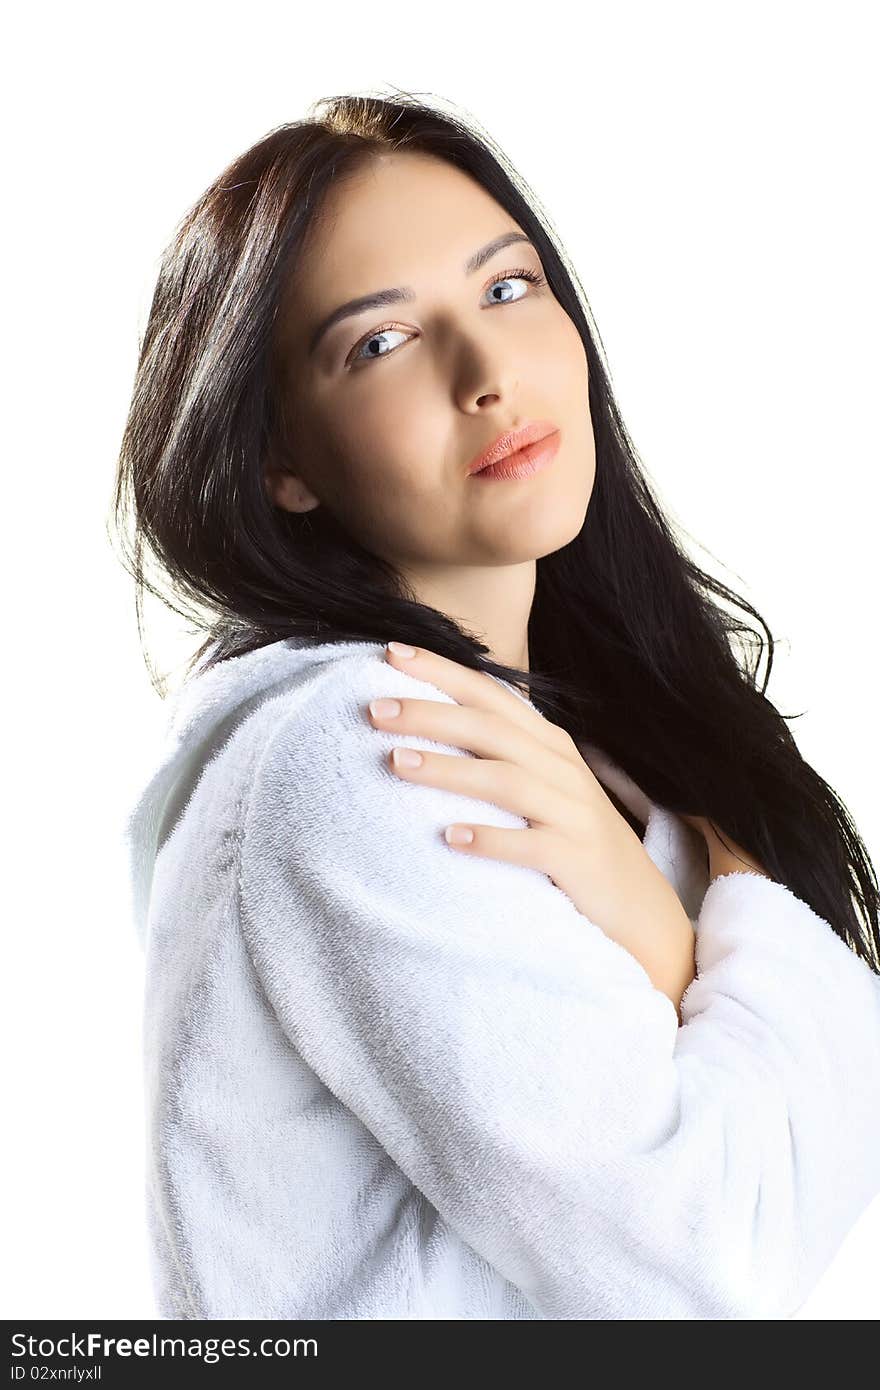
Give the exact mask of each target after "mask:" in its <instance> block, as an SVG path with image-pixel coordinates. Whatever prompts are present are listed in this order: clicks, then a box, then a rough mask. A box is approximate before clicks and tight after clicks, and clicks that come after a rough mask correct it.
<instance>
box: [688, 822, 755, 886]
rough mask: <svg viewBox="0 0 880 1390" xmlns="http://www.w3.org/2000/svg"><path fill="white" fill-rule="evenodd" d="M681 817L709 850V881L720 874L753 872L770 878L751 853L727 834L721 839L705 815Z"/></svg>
mask: <svg viewBox="0 0 880 1390" xmlns="http://www.w3.org/2000/svg"><path fill="white" fill-rule="evenodd" d="M681 819H682V820H683V821H684V822H685V823H686V824H687V825H689V826H691V827H692V828H693V829H694V830H696V831H697V832H698V833H699V834H700V835H702V837H703V839H704V840H705V842H706V848H707V850H708V852H709V881H710V883H711V882H713V881H714V880H715V879H716V878H720V877H721V876H722V874H737V873H739V874H742V873H753V874H763V876H764V878H770V877H771V875H770V874H768V872H767V870H766V869H765V868H764V866H763V864H760V863H759V862H758V860H757V859H755V858H754V857H753V855H751V854H748V853H747V852H746V851H745V850H744V849H743V847H742V845H738V844H737V843H736V841H735V840H731V838H730V836H729V835H725V836H724V840H725V841H726V844H725V843H724V841H722V840H721V839H720V838H719V836H718V832H717V831H716V830H713V829H712V826H711V825H710V824H709V822H708V820H707V819H706V817H705V816H682V817H681Z"/></svg>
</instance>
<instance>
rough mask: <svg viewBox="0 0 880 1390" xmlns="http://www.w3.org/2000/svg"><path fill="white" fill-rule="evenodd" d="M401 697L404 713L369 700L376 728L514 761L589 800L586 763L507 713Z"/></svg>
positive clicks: (540, 779) (573, 795) (529, 772)
mask: <svg viewBox="0 0 880 1390" xmlns="http://www.w3.org/2000/svg"><path fill="white" fill-rule="evenodd" d="M398 703H399V705H400V713H399V714H396V715H393V714H382V713H381V712H378V713H377V712H375V711H376V708H377V706H376V702H375V701H372V700H371V701H370V704H369V705H368V706H367V712H368V714H369V717H370V720H371V722H372V724H373V725H374V727H375V728H378V729H383V730H388V731H389V732H391V733H393V734H395V736H396V735H398V734H412V735H414V736H417V737H420V738H427V739H431V740H433V742H435V743H446V744H452V745H453V746H455V747H457V748H464V749H467V750H469V751H470V752H472V753H475V754H476V755H477V757H478V758H485V759H493V760H495V761H497V762H506V763H511V764H514V765H515V766H516V767H518V768H519V769H521V771H522V772H524V773H525V774H526V775H527V776H528V777H529V778H530V779H532V780H533V781H535V782H543V783H547V784H548V785H549V786H550V787H554V788H555V789H556V790H557V791H558V792H560V793H563V794H565V795H566V796H570V797H571V798H573V799H582V800H589V791H590V788H589V785H588V783H587V777H586V774H587V773H588V771H589V769H587V767H586V765H585V764H584V763H583V762H581V763H580V764H579V765H577V766H576V765H575V764H573V763H570V762H569V761H568V760H567V759H566V758H563V757H561V756H560V755H559V754H558V753H556V751H555V750H554V749H552V748H548V747H547V745H546V744H545V743H543V742H541V741H540V740H539V739H536V738H535V736H534V735H533V734H532V733H531V732H530V730H529V729H527V728H524V727H523V726H522V725H521V724H518V723H516V722H514V721H512V720H511V719H509V718H508V716H507V714H506V713H503V712H499V711H497V710H491V709H481V708H476V707H474V706H472V705H451V704H448V703H446V702H445V701H440V700H416V699H405V698H404V699H399V700H398ZM419 751H420V752H421V751H424V750H421V749H420V750H419ZM456 761H461V759H456Z"/></svg>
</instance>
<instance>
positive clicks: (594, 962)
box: [240, 655, 880, 1319]
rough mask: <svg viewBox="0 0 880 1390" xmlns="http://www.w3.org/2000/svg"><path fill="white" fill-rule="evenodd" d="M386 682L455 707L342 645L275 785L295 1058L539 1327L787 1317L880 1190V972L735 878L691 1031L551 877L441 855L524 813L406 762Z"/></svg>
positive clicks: (251, 878)
mask: <svg viewBox="0 0 880 1390" xmlns="http://www.w3.org/2000/svg"><path fill="white" fill-rule="evenodd" d="M390 677H391V680H392V681H393V680H398V681H399V682H400V687H399V688H400V691H401V693H402V694H413V693H418V694H424V696H425V697H426V698H431V696H432V688H431V687H430V686H427V685H425V684H423V683H421V682H416V683H415V686H414V685H413V683H412V678H411V677H407V676H404V675H403V674H402V673H397V675H396V676H395V675H394V673H389V670H388V668H387V667H386V666H384V665H383V663H381V662H380V661H376V660H375V659H374V658H370V657H361V656H359V655H357V656H355V657H351V658H345V659H344V660H341V661H339V662H338V663H336V664H335V665H334V666H333V667H332V668H331V669H329V670H328V671H326V672H325V673H323V674H322V676H321V677H320V680H319V681H318V682H316V685H315V688H314V690H313V692H311V693H309V695H308V696H307V698H305V699H303V698H301V696H300V694H299V693H297V694H296V696H295V697H293V696H292V695H291V696H289V697H287V698H288V700H289V703H288V705H287V707H286V709H285V706H284V705H282V704H279V705H278V708H277V710H276V712H275V715H274V723H273V726H272V734H271V737H270V740H269V742H268V744H267V747H266V749H265V752H264V756H263V757H262V759H261V762H260V765H259V766H258V768H257V769H256V771H255V777H254V783H253V790H252V800H251V804H250V807H249V811H248V814H247V818H246V823H245V830H244V839H243V844H242V850H241V880H240V881H241V912H242V927H243V931H244V934H245V937H246V940H247V943H248V946H249V949H250V951H251V955H252V959H253V961H254V964H255V968H256V970H257V972H258V975H259V977H260V979H261V981H262V983H263V986H264V988H265V990H266V993H267V995H268V997H269V999H270V1000H271V1002H272V1004H273V1006H274V1008H275V1010H276V1013H277V1015H278V1018H279V1019H280V1021H281V1023H282V1026H283V1027H284V1028H285V1030H286V1032H287V1035H288V1037H289V1039H290V1041H291V1042H292V1044H293V1046H294V1047H295V1048H296V1049H297V1050H298V1052H299V1053H300V1055H301V1056H302V1057H303V1058H304V1059H305V1060H306V1061H307V1062H308V1064H309V1065H310V1066H311V1067H312V1068H313V1069H314V1071H315V1072H316V1073H317V1075H318V1076H319V1077H320V1078H321V1079H322V1080H323V1081H324V1083H325V1084H326V1085H327V1086H328V1087H329V1088H330V1089H331V1090H332V1091H333V1092H334V1094H335V1095H336V1096H338V1097H339V1099H340V1100H342V1102H343V1103H344V1104H345V1105H347V1106H348V1107H349V1108H350V1109H351V1110H352V1111H353V1112H354V1113H355V1114H356V1115H357V1116H358V1117H359V1118H360V1119H361V1121H362V1122H363V1123H364V1125H365V1126H366V1127H367V1128H368V1129H369V1130H370V1131H371V1132H372V1134H373V1135H375V1137H376V1138H377V1139H378V1140H379V1142H380V1143H381V1144H382V1145H383V1147H384V1148H385V1150H386V1152H387V1153H388V1154H389V1155H390V1156H391V1157H392V1158H393V1159H394V1161H395V1162H396V1163H397V1164H398V1166H399V1167H400V1168H401V1169H402V1170H403V1172H404V1173H406V1174H407V1175H408V1177H409V1178H410V1179H411V1181H412V1182H413V1183H414V1184H415V1185H416V1186H417V1187H418V1188H419V1189H420V1190H421V1191H422V1192H423V1193H424V1194H425V1195H426V1197H427V1198H428V1199H429V1201H430V1202H431V1203H432V1204H433V1205H434V1207H435V1208H436V1209H437V1211H438V1212H439V1213H440V1215H441V1216H442V1217H443V1218H444V1219H445V1220H446V1221H447V1222H448V1223H449V1225H450V1226H451V1227H452V1228H453V1229H455V1230H456V1231H457V1232H458V1234H459V1235H460V1236H461V1238H462V1239H463V1240H465V1241H466V1242H467V1243H468V1244H469V1245H470V1246H471V1247H472V1248H473V1249H474V1250H475V1251H477V1252H478V1253H479V1254H481V1255H482V1256H483V1257H484V1258H485V1259H486V1260H487V1261H488V1263H489V1264H491V1265H492V1266H494V1267H495V1268H496V1269H497V1270H498V1271H500V1272H501V1273H502V1275H504V1276H505V1277H506V1278H507V1279H509V1280H510V1281H512V1282H513V1283H514V1284H515V1285H517V1286H518V1287H519V1288H520V1289H521V1290H522V1291H523V1293H524V1294H525V1295H526V1296H527V1297H528V1298H529V1299H530V1300H531V1301H532V1303H533V1304H534V1305H535V1306H536V1307H537V1308H538V1309H539V1310H540V1312H541V1313H543V1314H544V1316H546V1317H549V1318H557V1319H558V1318H566V1319H567V1318H574V1319H585V1318H623V1319H628V1318H656V1317H661V1318H670V1317H671V1318H755V1317H758V1318H779V1317H786V1316H790V1314H791V1313H792V1312H793V1311H794V1310H795V1309H796V1308H797V1307H799V1306H800V1304H801V1303H802V1302H803V1300H804V1298H805V1297H806V1296H807V1294H808V1293H809V1292H810V1290H811V1288H812V1287H813V1286H814V1284H815V1283H816V1281H817V1280H818V1278H819V1276H820V1275H821V1274H822V1273H823V1271H824V1269H825V1268H826V1267H827V1265H828V1264H829V1262H830V1261H831V1259H832V1258H833V1256H834V1254H835V1253H836V1251H837V1249H838V1248H839V1246H840V1244H841V1243H842V1241H843V1239H844V1237H845V1235H846V1234H847V1232H848V1230H849V1229H850V1227H851V1226H852V1224H853V1223H854V1222H855V1221H856V1219H857V1218H858V1217H859V1215H860V1214H861V1213H862V1211H863V1210H864V1208H865V1207H866V1206H867V1205H868V1204H869V1203H870V1201H871V1200H872V1199H873V1197H874V1196H875V1195H876V1193H877V1192H878V1190H880V1106H878V1104H877V1101H878V1087H877V1081H876V1077H877V1064H878V1061H880V988H878V978H877V976H875V975H874V974H873V973H872V972H871V971H870V969H869V968H868V966H867V965H866V964H865V963H864V962H863V961H861V960H860V959H859V958H858V957H857V956H856V955H855V954H854V953H853V952H851V951H850V950H849V949H848V948H847V947H846V946H845V945H844V943H843V942H842V941H841V940H840V939H839V938H838V937H837V936H836V935H835V934H834V933H833V932H832V931H831V929H830V927H829V926H828V925H827V923H825V922H823V921H822V920H821V919H820V918H819V917H817V916H816V915H815V914H814V913H813V912H812V910H811V909H810V908H809V907H808V906H807V905H806V904H804V903H802V902H801V901H800V900H799V899H797V898H796V897H794V895H793V894H791V893H790V892H789V890H788V889H786V888H785V887H784V886H782V885H781V884H778V883H775V882H773V881H772V880H765V879H763V878H758V877H755V876H751V875H745V874H734V875H731V876H728V877H725V878H722V879H719V880H717V881H716V882H715V883H713V884H712V885H711V886H710V888H709V890H708V892H707V894H706V897H705V900H704V902H703V906H702V910H701V912H700V917H699V921H698V924H697V965H698V971H699V973H698V976H697V978H695V979H694V980H693V981H692V983H691V984H690V985H689V986H688V988H687V989H686V991H685V993H684V997H683V999H682V1005H681V1008H682V1016H683V1020H684V1026H683V1027H682V1028H677V1026H676V1024H677V1020H676V1016H675V1010H674V1008H672V1007H670V1001H669V999H668V998H667V997H666V995H665V994H663V993H661V992H660V991H659V990H657V989H655V988H654V987H653V985H652V983H651V980H650V979H649V977H648V976H647V974H646V972H645V971H644V969H643V968H642V966H641V965H640V964H639V963H638V961H636V960H635V959H634V958H633V956H632V955H631V954H630V953H629V952H628V951H627V950H625V949H624V948H622V947H621V946H620V945H619V944H618V943H616V942H615V941H613V940H611V939H610V938H608V937H607V936H605V935H604V934H603V933H602V932H601V931H600V930H599V928H597V927H596V926H595V925H594V924H592V923H591V922H590V921H589V920H588V919H587V918H586V917H584V916H583V915H582V914H580V913H579V912H578V911H577V910H576V909H575V908H574V906H573V904H572V903H571V902H570V901H569V900H568V899H567V898H566V896H565V895H564V894H563V893H562V892H561V891H560V890H559V889H557V888H556V887H555V885H553V884H552V883H551V882H550V881H549V880H548V879H547V878H546V876H545V875H543V874H541V873H538V872H535V871H534V870H531V869H527V868H524V867H520V866H517V865H512V864H504V863H498V862H494V861H491V860H484V859H479V858H466V857H461V856H457V855H456V854H455V852H454V851H452V850H451V849H450V848H449V846H448V845H446V844H445V842H444V840H443V837H442V830H443V827H444V826H445V825H448V824H450V823H452V822H455V821H465V822H467V821H469V820H471V821H472V820H475V819H477V818H479V819H480V820H481V821H483V822H490V821H491V823H493V824H498V825H500V826H515V825H517V824H518V823H519V820H518V818H517V817H516V816H514V815H512V814H511V813H509V812H506V811H502V810H500V809H498V808H497V807H494V806H488V805H487V804H486V803H477V802H473V801H472V800H470V799H469V798H468V797H466V796H462V795H460V794H458V793H450V792H447V791H442V790H439V789H434V788H429V787H414V786H410V785H407V784H406V783H401V782H398V781H397V780H396V779H395V778H394V777H393V775H391V774H389V773H387V770H386V769H385V768H384V766H383V761H384V760H385V759H386V758H387V756H388V752H389V750H390V748H391V747H392V746H393V737H392V736H391V735H390V734H389V735H388V736H387V738H386V736H385V735H383V734H377V733H376V731H375V730H371V729H370V728H369V727H368V726H366V725H365V724H363V723H362V721H361V718H360V713H359V706H361V705H362V704H363V703H364V702H365V701H367V700H369V699H370V698H371V697H372V696H374V695H382V694H388V693H389V691H390V693H396V692H395V688H394V684H393V683H391V684H390V683H389V681H390ZM433 693H434V695H435V696H436V692H433ZM414 746H420V744H419V741H418V740H416V741H415V744H414ZM449 751H452V752H455V751H456V750H455V749H450V750H449ZM458 751H459V752H460V750H458ZM460 755H461V756H464V755H463V754H460Z"/></svg>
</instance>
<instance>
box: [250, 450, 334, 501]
mask: <svg viewBox="0 0 880 1390" xmlns="http://www.w3.org/2000/svg"><path fill="white" fill-rule="evenodd" d="M264 476H265V482H266V491H267V492H268V494H269V497H270V499H271V501H272V502H274V503H275V506H276V507H281V508H282V509H283V510H284V511H286V512H311V511H314V509H315V507H319V506H320V505H321V499H320V497H316V496H315V494H314V493H313V492H312V491H311V489H310V488H309V487H307V485H306V484H305V483H304V482H303V480H302V478H300V477H299V475H298V474H296V473H294V472H293V470H292V468H291V467H290V464H289V463H287V462H286V461H285V460H284V459H283V458H281V457H280V456H279V455H278V454H277V453H276V452H275V450H274V449H273V450H270V452H269V455H268V457H267V460H266V467H265V474H264Z"/></svg>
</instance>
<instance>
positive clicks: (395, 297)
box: [309, 232, 536, 355]
mask: <svg viewBox="0 0 880 1390" xmlns="http://www.w3.org/2000/svg"><path fill="white" fill-rule="evenodd" d="M516 241H526V242H528V243H529V245H530V246H532V248H533V249H536V248H535V247H534V243H533V242H532V239H531V237H528V236H526V235H525V233H524V232H503V233H502V235H501V236H497V237H494V238H493V240H492V241H487V242H486V245H485V246H481V247H480V249H479V251H475V252H474V253H473V255H472V256H468V258H467V260H466V261H465V263H464V267H463V268H464V273H465V275H473V274H474V273H475V272H476V271H478V270H479V269H480V267H481V266H483V265H485V264H486V262H487V261H488V260H491V259H492V257H493V256H494V255H495V253H496V252H497V251H501V250H502V249H503V248H504V247H505V246H512V245H513V243H514V242H516ZM415 297H416V292H415V290H414V289H413V288H412V286H411V285H398V286H397V287H396V288H393V289H388V290H376V291H375V292H374V293H373V294H362V295H360V296H359V298H357V299H349V300H347V301H346V303H345V304H340V305H339V308H338V309H334V310H333V312H332V314H328V315H327V317H326V318H325V319H322V321H321V322H320V323H319V324H318V326H317V328H316V329H315V331H314V333H313V334H312V338H311V342H310V343H309V354H310V355H311V354H312V353H313V352H314V351H315V348H316V347H317V346H318V343H319V342H320V341H321V339H322V338H323V336H324V334H325V333H328V332H329V331H330V329H331V328H333V327H334V325H335V324H337V323H339V322H340V321H341V320H342V319H347V318H351V317H352V316H353V315H354V314H361V313H363V312H364V310H365V309H380V308H382V307H383V306H384V305H386V304H402V303H410V302H411V301H412V300H413V299H415Z"/></svg>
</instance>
